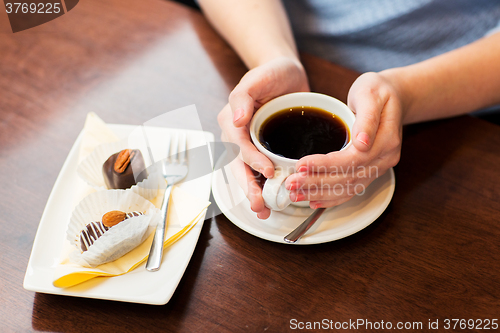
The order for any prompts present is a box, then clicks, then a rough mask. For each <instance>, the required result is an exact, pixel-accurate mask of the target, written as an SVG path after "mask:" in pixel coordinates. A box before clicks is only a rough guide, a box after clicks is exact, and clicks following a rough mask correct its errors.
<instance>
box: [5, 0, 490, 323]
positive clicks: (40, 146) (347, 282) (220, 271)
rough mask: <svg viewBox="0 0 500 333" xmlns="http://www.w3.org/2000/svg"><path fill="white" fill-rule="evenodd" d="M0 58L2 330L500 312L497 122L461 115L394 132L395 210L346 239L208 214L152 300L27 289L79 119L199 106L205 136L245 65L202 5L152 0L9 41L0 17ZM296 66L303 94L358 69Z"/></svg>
mask: <svg viewBox="0 0 500 333" xmlns="http://www.w3.org/2000/svg"><path fill="white" fill-rule="evenodd" d="M0 50H1V51H0V91H1V94H0V168H1V171H2V172H1V174H0V182H1V184H2V186H1V187H0V198H1V200H0V211H1V214H0V300H1V304H2V306H1V307H0V322H1V323H2V327H3V328H2V330H3V331H6V332H28V331H57V332H90V331H92V332H101V331H106V332H114V331H119V332H139V331H140V332H144V331H161V332H243V331H245V332H261V331H269V332H283V331H290V330H292V329H291V328H292V327H291V325H290V321H291V320H292V319H296V320H297V321H298V322H313V321H322V320H323V319H327V320H332V321H333V322H349V321H356V320H357V319H364V320H368V321H371V322H379V323H380V322H381V321H384V323H387V322H391V323H392V324H393V325H394V326H395V325H396V324H397V323H398V322H422V323H423V327H424V328H427V325H428V323H429V320H431V321H433V322H435V321H436V320H439V325H440V327H441V328H443V327H444V326H443V325H444V320H445V319H446V318H449V319H453V318H457V319H474V320H476V319H483V320H484V319H490V320H491V319H495V318H497V319H500V318H499V317H500V311H499V309H500V301H499V299H500V283H499V277H500V274H499V272H500V246H499V244H500V202H499V197H500V172H499V170H498V166H499V165H500V128H499V127H498V126H497V125H494V124H491V123H488V122H485V121H483V120H479V119H476V118H472V117H468V116H467V117H460V118H454V119H449V120H443V121H436V122H432V123H426V124H421V125H415V126H411V127H408V128H406V129H405V131H404V142H403V153H402V158H401V161H400V163H399V165H398V166H397V167H396V192H395V196H394V198H393V200H392V202H391V204H390V205H389V207H388V209H387V210H386V211H385V212H384V213H383V214H382V216H381V217H380V218H378V219H377V220H376V221H375V222H374V223H373V224H371V225H370V226H369V227H367V228H366V229H364V230H362V231H361V232H359V233H357V234H355V235H352V236H350V237H348V238H345V239H343V240H339V241H335V242H331V243H326V244H321V245H314V246H289V245H283V244H276V243H271V242H268V241H265V240H262V239H259V238H256V237H254V236H252V235H250V234H247V233H246V232H244V231H242V230H240V229H239V228H238V227H236V226H235V225H233V224H232V223H231V222H230V221H229V220H228V219H227V218H225V217H224V216H217V217H215V218H210V219H208V220H207V221H205V225H204V227H203V229H202V232H201V236H200V239H199V242H198V244H197V247H196V249H195V252H194V254H193V257H192V259H191V262H190V264H189V266H188V268H187V270H186V272H185V274H184V277H183V278H182V280H181V282H180V284H179V286H178V288H177V290H176V292H175V293H174V295H173V297H172V299H171V300H170V302H169V303H168V304H166V305H164V306H150V305H140V304H130V303H121V302H111V301H103V300H94V299H84V298H73V297H66V296H58V295H48V294H41V293H34V292H30V291H26V290H24V289H23V287H22V283H23V278H24V274H25V271H26V266H27V263H28V259H29V256H30V251H31V247H32V244H33V240H34V237H35V234H36V230H37V226H38V223H39V221H40V217H41V215H42V212H43V209H44V207H45V204H46V202H47V198H48V197H49V194H50V191H51V189H52V186H53V184H54V182H55V180H56V177H57V175H58V173H59V171H60V168H61V166H62V163H63V162H64V160H65V158H66V155H67V154H68V152H69V150H70V148H71V146H72V145H73V142H74V140H75V139H76V137H77V134H78V133H79V131H80V130H81V128H82V126H83V122H84V119H85V115H86V114H87V112H89V111H94V112H96V113H97V114H98V115H100V116H101V117H102V118H103V119H104V120H105V121H107V122H112V123H126V124H141V123H143V122H144V121H146V120H148V119H151V118H152V117H154V116H156V115H159V114H161V113H163V112H166V111H169V110H173V109H176V108H178V107H182V106H186V105H190V104H196V106H197V108H198V111H199V114H200V116H201V121H202V125H203V128H204V130H207V131H211V132H213V133H214V134H215V135H216V137H218V136H219V135H220V130H219V128H218V125H217V122H216V115H217V113H218V111H219V110H220V109H221V108H222V106H223V105H224V104H225V103H226V102H227V96H228V94H229V92H230V90H231V89H232V87H234V85H235V84H236V83H237V82H238V80H239V78H240V77H241V76H242V74H243V73H244V72H245V67H244V66H243V64H242V63H241V61H240V60H239V59H238V57H237V56H236V55H235V54H234V52H233V51H232V50H231V49H230V48H229V47H228V46H227V44H226V43H225V42H223V41H222V40H221V39H220V38H219V36H218V35H217V34H216V33H215V32H214V31H213V30H212V29H211V28H210V26H209V25H208V24H207V22H206V21H205V19H204V18H203V17H202V16H201V15H200V14H199V13H198V12H196V11H194V10H192V9H190V8H187V7H184V6H181V5H178V4H174V3H170V2H165V1H159V0H143V1H132V0H86V1H80V3H79V4H78V5H77V7H75V8H74V9H73V10H72V11H71V12H69V13H68V14H66V15H64V16H62V17H60V18H58V19H56V20H54V21H52V22H49V23H47V24H44V25H42V26H40V27H37V28H34V29H30V30H26V31H24V32H19V33H16V34H13V33H12V32H11V31H10V28H9V26H8V21H7V17H6V15H5V14H0ZM303 59H304V63H305V66H306V68H307V70H308V72H309V75H310V81H311V86H312V89H313V90H315V91H319V92H323V93H327V94H330V95H333V96H335V97H338V98H340V99H342V100H344V101H345V99H346V96H347V91H348V88H349V86H350V84H351V83H352V81H353V80H354V79H355V78H356V76H357V74H356V73H354V72H352V71H349V70H346V69H343V68H340V67H338V66H335V65H333V64H330V63H328V62H326V61H323V60H320V59H317V58H315V57H312V56H308V55H304V57H303ZM360 330H361V331H362V329H360ZM463 331H465V330H463Z"/></svg>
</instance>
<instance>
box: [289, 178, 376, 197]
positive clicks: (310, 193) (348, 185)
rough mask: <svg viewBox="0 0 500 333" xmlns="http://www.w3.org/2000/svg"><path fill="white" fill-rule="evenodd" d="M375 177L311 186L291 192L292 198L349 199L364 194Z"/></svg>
mask: <svg viewBox="0 0 500 333" xmlns="http://www.w3.org/2000/svg"><path fill="white" fill-rule="evenodd" d="M374 179H375V178H363V179H357V180H356V181H354V182H351V181H347V182H345V183H343V184H340V183H338V184H335V185H334V186H322V187H317V186H309V187H304V188H302V189H299V190H294V191H291V192H290V199H291V200H292V201H293V202H297V201H335V202H340V201H347V200H348V199H350V198H352V197H353V196H355V195H358V194H363V193H365V191H366V188H367V186H368V185H369V184H370V183H371V182H372V181H373V180H374Z"/></svg>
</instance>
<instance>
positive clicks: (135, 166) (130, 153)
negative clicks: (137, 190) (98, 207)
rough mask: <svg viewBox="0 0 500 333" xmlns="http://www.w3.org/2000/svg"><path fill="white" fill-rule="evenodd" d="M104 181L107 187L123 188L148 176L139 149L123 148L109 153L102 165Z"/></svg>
mask: <svg viewBox="0 0 500 333" xmlns="http://www.w3.org/2000/svg"><path fill="white" fill-rule="evenodd" d="M102 173H103V176H104V182H105V183H106V187H107V188H108V189H121V190H125V189H128V188H130V187H132V186H133V185H136V184H137V183H139V182H141V181H143V180H144V179H146V177H147V176H148V174H147V171H146V165H145V163H144V158H143V157H142V154H141V151H140V150H138V149H124V150H122V151H120V152H118V153H116V154H113V155H111V156H110V157H109V158H108V159H107V160H106V162H104V164H103V166H102Z"/></svg>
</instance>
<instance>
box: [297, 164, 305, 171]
mask: <svg viewBox="0 0 500 333" xmlns="http://www.w3.org/2000/svg"><path fill="white" fill-rule="evenodd" d="M297 172H307V167H306V166H305V165H303V166H301V167H299V168H298V169H297Z"/></svg>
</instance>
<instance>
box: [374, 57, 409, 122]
mask: <svg viewBox="0 0 500 333" xmlns="http://www.w3.org/2000/svg"><path fill="white" fill-rule="evenodd" d="M379 75H381V76H382V77H383V78H384V79H386V80H387V81H388V82H389V83H390V84H391V86H392V87H393V88H394V90H395V92H396V94H397V96H398V98H399V101H400V103H401V113H402V123H403V124H408V123H411V122H413V120H412V119H413V116H412V114H413V106H414V104H415V103H414V102H415V97H414V95H413V93H412V92H413V90H412V89H411V86H410V85H409V82H408V80H407V76H406V70H405V67H397V68H390V69H386V70H383V71H381V72H379Z"/></svg>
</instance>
